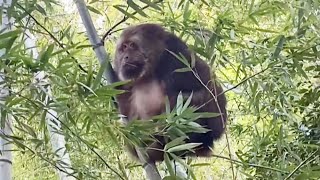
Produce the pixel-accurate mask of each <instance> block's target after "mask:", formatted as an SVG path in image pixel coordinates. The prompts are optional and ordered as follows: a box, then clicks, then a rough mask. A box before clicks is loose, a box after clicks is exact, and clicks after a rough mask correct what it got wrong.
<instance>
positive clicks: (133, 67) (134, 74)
mask: <svg viewBox="0 0 320 180" xmlns="http://www.w3.org/2000/svg"><path fill="white" fill-rule="evenodd" d="M143 68H144V63H142V62H125V63H124V64H123V65H122V74H123V77H124V78H126V79H134V78H138V77H139V76H140V75H141V73H142V72H143Z"/></svg>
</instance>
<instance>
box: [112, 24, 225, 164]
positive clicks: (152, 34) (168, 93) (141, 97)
mask: <svg viewBox="0 0 320 180" xmlns="http://www.w3.org/2000/svg"><path fill="white" fill-rule="evenodd" d="M174 54H176V55H179V54H180V55H182V56H183V57H184V58H185V59H186V60H187V61H188V63H191V64H192V63H193V67H191V68H192V71H184V72H177V71H176V70H177V69H181V68H185V67H186V65H185V64H184V63H183V62H181V60H179V59H178V58H177V56H175V55H174ZM192 59H193V60H192ZM192 61H193V62H192ZM113 63H114V70H115V73H116V75H117V77H118V78H119V80H121V81H128V80H129V81H130V83H128V84H125V85H123V86H121V87H120V89H122V90H125V93H122V94H120V95H118V96H117V101H118V108H119V111H120V113H121V114H122V115H125V116H126V117H127V119H128V121H131V120H134V119H139V120H148V119H150V118H152V117H153V116H156V115H160V114H162V113H164V112H165V99H166V97H167V98H168V100H169V104H170V107H171V110H172V108H173V107H175V105H176V102H177V101H176V100H177V97H178V95H179V93H182V94H183V96H184V97H189V96H190V95H191V94H192V97H191V102H190V106H194V107H199V108H198V109H197V110H196V112H213V113H219V116H216V117H211V118H199V119H197V120H196V122H197V123H198V124H200V125H201V126H202V127H204V128H207V129H209V131H208V132H206V133H188V134H187V136H188V139H187V143H201V145H200V147H197V148H196V149H195V150H194V151H193V152H189V153H187V156H197V157H208V156H210V154H211V148H212V146H213V142H214V141H215V140H217V139H219V138H220V137H221V136H222V134H223V133H224V131H225V123H226V120H227V111H226V104H227V100H226V97H225V95H224V93H223V89H222V87H221V86H220V84H219V83H218V82H217V81H216V76H215V74H214V73H211V70H210V67H209V66H208V64H207V63H206V62H205V61H204V60H202V59H201V58H200V57H199V56H198V55H194V56H192V51H191V50H190V49H189V48H188V46H187V44H186V43H185V42H183V41H182V40H181V39H180V38H179V37H177V36H176V35H175V34H173V33H170V32H168V31H166V30H165V29H164V28H163V27H162V26H161V25H159V24H153V23H145V24H138V25H133V26H129V27H127V28H125V29H124V30H123V32H122V33H121V35H120V38H119V39H118V41H117V43H116V50H115V55H114V62H113ZM213 96H214V97H213ZM154 137H156V138H157V140H156V141H154V142H152V143H150V145H149V146H148V147H149V148H147V150H146V154H147V161H148V162H153V163H155V162H161V161H163V160H164V157H163V156H164V154H163V151H161V149H163V148H164V146H165V141H164V138H163V137H161V136H154ZM150 147H151V148H150ZM157 149H160V150H157ZM129 152H130V154H132V155H133V156H134V157H138V156H137V153H136V152H135V149H134V148H131V149H129Z"/></svg>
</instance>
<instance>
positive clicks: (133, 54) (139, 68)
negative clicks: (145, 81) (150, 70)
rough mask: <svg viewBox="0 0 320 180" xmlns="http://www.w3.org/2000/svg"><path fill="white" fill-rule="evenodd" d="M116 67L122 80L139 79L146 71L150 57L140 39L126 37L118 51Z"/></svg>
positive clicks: (120, 43)
mask: <svg viewBox="0 0 320 180" xmlns="http://www.w3.org/2000/svg"><path fill="white" fill-rule="evenodd" d="M115 60H116V62H115V63H116V69H117V72H118V76H119V78H120V79H121V80H129V79H138V78H140V77H142V76H144V74H145V73H146V70H147V66H148V57H147V54H146V53H145V52H144V49H143V48H142V46H141V45H140V43H139V41H138V39H124V40H122V41H120V42H119V44H118V46H117V51H116V59H115Z"/></svg>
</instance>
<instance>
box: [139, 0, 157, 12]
mask: <svg viewBox="0 0 320 180" xmlns="http://www.w3.org/2000/svg"><path fill="white" fill-rule="evenodd" d="M140 1H141V2H143V3H145V4H147V5H148V6H150V7H152V8H153V9H156V10H159V11H161V8H160V7H159V6H158V5H157V4H155V3H153V2H151V1H149V0H140Z"/></svg>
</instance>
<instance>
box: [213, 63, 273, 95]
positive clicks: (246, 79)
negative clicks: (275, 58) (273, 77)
mask: <svg viewBox="0 0 320 180" xmlns="http://www.w3.org/2000/svg"><path fill="white" fill-rule="evenodd" d="M268 69H269V67H267V68H265V69H263V70H261V71H259V72H257V73H255V74H253V75H251V76H249V77H247V78H245V79H244V80H242V81H241V82H240V83H238V84H237V85H235V86H233V87H231V88H229V89H227V90H225V91H223V92H221V93H220V94H218V96H220V95H221V94H225V93H226V92H228V91H231V90H233V89H236V88H237V87H239V86H240V85H241V84H243V83H245V82H247V81H248V80H249V79H251V78H253V77H255V76H257V75H259V74H261V73H263V72H265V71H266V70H268Z"/></svg>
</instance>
